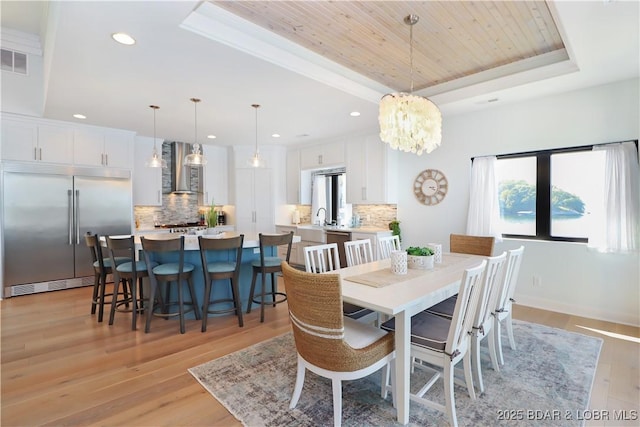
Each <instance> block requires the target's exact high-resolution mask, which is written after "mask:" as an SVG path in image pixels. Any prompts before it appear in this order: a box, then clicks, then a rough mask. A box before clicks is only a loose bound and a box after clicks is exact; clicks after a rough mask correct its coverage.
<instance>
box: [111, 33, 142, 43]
mask: <svg viewBox="0 0 640 427" xmlns="http://www.w3.org/2000/svg"><path fill="white" fill-rule="evenodd" d="M111 38H113V39H114V40H115V41H117V42H118V43H121V44H125V45H127V46H131V45H132V44H136V40H135V39H134V38H133V37H131V36H130V35H129V34H127V33H113V34H111Z"/></svg>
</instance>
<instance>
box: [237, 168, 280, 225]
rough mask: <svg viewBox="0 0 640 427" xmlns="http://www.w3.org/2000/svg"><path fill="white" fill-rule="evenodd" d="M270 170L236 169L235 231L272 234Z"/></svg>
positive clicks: (273, 222) (272, 214) (272, 212)
mask: <svg viewBox="0 0 640 427" xmlns="http://www.w3.org/2000/svg"><path fill="white" fill-rule="evenodd" d="M271 173H272V171H271V169H267V168H255V169H254V168H251V169H249V168H247V169H236V175H235V181H236V182H235V184H236V193H235V195H236V197H235V199H236V200H235V203H236V207H235V212H236V230H237V231H238V232H240V233H246V232H253V233H273V232H274V230H275V219H274V217H275V213H274V207H273V200H272V199H273V195H272V194H273V189H272V184H271V181H272V176H271Z"/></svg>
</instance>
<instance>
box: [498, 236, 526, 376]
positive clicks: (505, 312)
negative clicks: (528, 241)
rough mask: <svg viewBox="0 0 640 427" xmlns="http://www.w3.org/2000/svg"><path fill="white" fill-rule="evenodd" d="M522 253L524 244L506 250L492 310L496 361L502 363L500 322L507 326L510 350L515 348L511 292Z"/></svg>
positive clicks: (512, 291)
mask: <svg viewBox="0 0 640 427" xmlns="http://www.w3.org/2000/svg"><path fill="white" fill-rule="evenodd" d="M523 253H524V246H520V247H519V248H518V249H512V250H510V251H509V252H508V256H507V264H506V266H505V268H504V275H503V277H504V280H503V282H502V289H501V290H500V293H499V295H498V299H497V303H496V305H495V309H494V310H493V317H494V319H495V324H494V325H493V335H492V338H493V340H494V341H495V342H494V345H495V347H496V351H497V353H498V354H497V356H498V363H500V365H504V357H503V355H502V338H501V335H502V334H501V324H502V323H503V322H504V324H505V326H506V328H507V335H508V337H509V346H510V347H511V349H512V350H515V349H516V341H515V339H514V337H513V323H512V313H513V307H512V306H513V303H514V302H515V301H514V299H513V294H514V293H515V290H516V283H517V282H518V274H519V273H520V264H521V263H522V254H523Z"/></svg>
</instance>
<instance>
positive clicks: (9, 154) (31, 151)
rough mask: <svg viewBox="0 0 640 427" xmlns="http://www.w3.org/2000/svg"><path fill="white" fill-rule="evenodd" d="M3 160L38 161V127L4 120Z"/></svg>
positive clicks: (32, 124) (34, 124) (33, 124)
mask: <svg viewBox="0 0 640 427" xmlns="http://www.w3.org/2000/svg"><path fill="white" fill-rule="evenodd" d="M0 147H1V148H2V159H3V160H22V161H37V160H38V159H39V158H38V154H39V153H38V126H37V125H36V123H26V122H23V121H18V120H15V121H14V120H9V119H4V118H3V119H2V144H1V145H0Z"/></svg>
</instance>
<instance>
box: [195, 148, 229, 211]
mask: <svg viewBox="0 0 640 427" xmlns="http://www.w3.org/2000/svg"><path fill="white" fill-rule="evenodd" d="M202 150H203V153H204V156H205V158H206V159H207V164H206V165H204V167H203V168H202V169H203V171H202V172H203V173H202V176H203V183H202V191H203V201H204V203H203V204H205V205H210V204H211V201H212V200H213V201H214V202H215V204H216V205H227V204H229V174H228V161H227V159H228V156H227V148H226V147H218V146H213V145H203V146H202Z"/></svg>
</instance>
